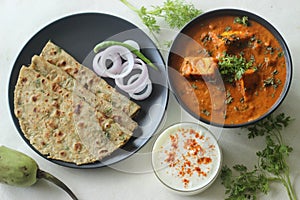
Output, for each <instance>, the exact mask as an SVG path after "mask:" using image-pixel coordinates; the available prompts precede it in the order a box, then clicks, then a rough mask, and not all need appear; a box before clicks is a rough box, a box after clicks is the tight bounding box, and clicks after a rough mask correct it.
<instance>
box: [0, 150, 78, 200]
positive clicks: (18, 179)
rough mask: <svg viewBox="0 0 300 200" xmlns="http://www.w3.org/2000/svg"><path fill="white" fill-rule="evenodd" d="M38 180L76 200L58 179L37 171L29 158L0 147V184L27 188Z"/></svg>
mask: <svg viewBox="0 0 300 200" xmlns="http://www.w3.org/2000/svg"><path fill="white" fill-rule="evenodd" d="M39 179H46V180H48V181H50V182H52V183H54V184H55V185H57V186H58V187H60V188H62V189H63V190H65V191H66V192H67V193H68V194H69V195H70V197H71V198H72V199H73V200H78V198H77V197H76V196H75V195H74V193H73V192H72V191H71V190H70V189H69V188H68V187H67V186H66V185H65V184H64V183H63V182H61V181H60V180H59V179H57V178H56V177H54V176H53V175H51V174H49V173H48V172H45V171H43V170H41V169H39V167H38V164H37V163H36V162H35V160H33V159H32V158H31V157H29V156H27V155H25V154H23V153H21V152H19V151H16V150H13V149H10V148H8V147H5V146H0V182H1V183H5V184H8V185H12V186H19V187H28V186H31V185H33V184H35V183H36V182H37V180H39Z"/></svg>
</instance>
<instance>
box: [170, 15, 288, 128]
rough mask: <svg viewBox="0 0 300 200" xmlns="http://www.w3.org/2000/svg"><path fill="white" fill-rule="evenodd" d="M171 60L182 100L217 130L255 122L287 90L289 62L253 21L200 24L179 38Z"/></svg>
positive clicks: (225, 18) (220, 18) (226, 18)
mask: <svg viewBox="0 0 300 200" xmlns="http://www.w3.org/2000/svg"><path fill="white" fill-rule="evenodd" d="M171 52H172V53H171V54H170V56H169V59H168V66H169V79H170V84H171V86H172V87H173V88H172V89H173V90H174V92H175V94H176V97H177V100H178V101H179V102H180V103H181V104H182V106H183V107H184V108H186V109H187V110H188V111H189V112H190V113H192V115H193V116H195V117H197V118H200V119H202V120H203V121H205V122H209V123H212V124H216V125H225V126H231V125H236V124H239V125H241V124H247V123H249V122H251V121H255V120H256V119H258V118H260V117H261V116H263V115H265V114H266V113H267V112H269V111H270V108H272V107H274V105H275V104H276V102H277V101H278V99H280V98H282V97H281V96H282V93H283V91H284V88H285V87H287V86H286V84H285V82H286V79H287V64H286V63H287V60H286V56H285V53H286V52H285V51H284V49H283V48H282V45H281V44H280V42H279V41H278V40H277V38H276V37H275V36H274V34H273V33H272V32H271V31H270V30H269V29H267V28H266V27H265V26H263V25H262V24H261V23H258V22H257V21H255V20H252V19H251V17H248V16H235V15H225V14H222V15H216V16H214V17H209V14H208V17H207V18H205V17H204V18H202V19H201V20H198V21H197V19H196V21H194V22H192V24H189V25H188V26H186V27H185V28H184V29H183V30H182V32H181V34H180V35H179V36H178V37H177V38H176V39H175V41H174V43H173V45H172V50H171Z"/></svg>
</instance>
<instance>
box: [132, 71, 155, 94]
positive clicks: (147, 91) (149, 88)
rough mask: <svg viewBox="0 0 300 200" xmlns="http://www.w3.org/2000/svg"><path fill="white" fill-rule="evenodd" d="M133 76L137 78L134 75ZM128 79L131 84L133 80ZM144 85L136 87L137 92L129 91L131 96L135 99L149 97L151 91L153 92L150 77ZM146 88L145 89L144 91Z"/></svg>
mask: <svg viewBox="0 0 300 200" xmlns="http://www.w3.org/2000/svg"><path fill="white" fill-rule="evenodd" d="M131 78H133V79H134V78H135V77H134V75H133V76H132V77H130V79H131ZM130 79H129V80H128V82H129V84H130V82H131V80H130ZM143 86H144V87H139V88H137V89H136V91H135V92H133V93H129V96H130V97H131V98H133V99H135V100H144V99H146V98H147V97H149V96H150V94H151V92H152V83H151V81H150V79H147V82H146V85H143ZM144 90H145V91H144Z"/></svg>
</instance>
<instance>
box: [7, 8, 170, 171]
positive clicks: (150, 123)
mask: <svg viewBox="0 0 300 200" xmlns="http://www.w3.org/2000/svg"><path fill="white" fill-rule="evenodd" d="M127 39H132V40H135V41H137V42H138V43H139V45H140V47H141V52H142V53H143V54H145V55H146V56H147V57H148V58H149V59H150V60H151V61H152V62H153V63H154V64H156V65H157V66H158V67H159V71H156V70H153V69H151V68H150V69H149V73H150V78H151V80H152V82H153V91H152V94H151V96H150V97H149V98H147V99H146V100H143V101H138V102H137V103H138V104H139V105H140V106H141V111H140V112H139V113H138V115H137V116H136V117H135V120H136V121H137V122H138V124H139V128H138V129H137V130H136V131H135V132H134V134H133V137H132V138H131V140H129V141H128V143H126V144H125V145H124V146H123V147H122V148H120V149H119V150H117V151H116V152H114V153H113V154H112V155H111V156H109V157H107V158H106V159H104V160H103V161H101V162H95V163H92V164H86V165H80V166H77V165H75V164H72V163H67V162H62V161H58V160H53V159H48V158H46V157H45V156H43V155H41V154H40V153H39V152H38V151H37V150H36V149H35V148H34V147H33V146H32V145H31V144H30V143H29V141H28V140H27V139H26V138H25V137H24V135H23V133H22V130H21V129H20V125H19V122H18V119H17V118H16V117H15V115H14V104H13V102H14V87H15V84H16V82H17V79H18V75H19V70H20V68H21V66H22V65H29V64H30V62H31V57H32V56H33V55H35V54H39V53H40V52H41V50H42V48H43V46H44V45H45V44H46V43H47V41H49V40H51V41H52V42H54V43H55V44H57V45H58V46H60V47H62V48H63V49H64V50H65V51H67V52H69V53H70V54H71V55H72V56H73V57H74V58H75V59H77V60H78V61H79V62H81V63H83V64H84V65H86V66H87V67H89V68H91V64H90V63H91V58H90V56H91V54H92V53H91V52H92V49H93V47H94V46H95V45H96V44H98V43H99V42H102V41H104V40H117V41H124V40H127ZM107 81H108V82H109V84H111V85H112V86H114V85H113V82H112V81H110V80H107ZM167 101H168V89H167V80H166V69H165V64H164V61H163V59H162V57H161V54H160V52H159V51H158V49H157V48H156V46H155V44H154V43H153V42H152V41H151V39H150V38H149V37H148V36H147V35H146V34H145V33H144V32H143V31H142V30H140V29H138V28H137V27H136V26H135V25H133V24H131V23H129V22H127V21H125V20H123V19H120V18H118V17H115V16H112V15H107V14H100V13H82V14H75V15H71V16H67V17H64V18H62V19H59V20H57V21H55V22H53V23H51V24H49V25H47V26H46V27H44V28H43V29H42V30H40V31H39V32H38V33H36V34H35V35H34V36H33V37H32V38H31V39H30V40H29V41H28V42H27V44H26V45H25V46H24V47H23V49H22V50H21V52H20V54H19V55H18V57H17V59H16V61H15V63H14V66H13V69H12V72H11V77H10V82H9V105H10V111H11V115H12V118H13V121H14V123H15V126H16V128H17V129H18V131H19V133H20V135H21V136H22V138H23V139H24V140H25V141H26V142H27V144H28V145H29V146H30V147H31V148H32V149H33V150H35V151H36V152H37V153H38V154H40V155H41V156H43V157H44V158H46V159H48V160H50V161H52V162H54V163H57V164H59V165H63V166H67V167H73V168H97V167H103V166H107V165H110V164H113V163H116V162H119V161H121V160H123V159H125V158H127V157H129V156H131V155H132V154H134V153H135V152H136V151H138V150H139V149H140V148H141V147H142V146H143V145H144V144H146V143H147V141H148V140H149V139H150V138H151V136H152V135H153V134H154V132H155V131H156V129H157V128H158V126H159V124H160V122H161V120H162V118H163V116H164V112H165V108H166V105H167Z"/></svg>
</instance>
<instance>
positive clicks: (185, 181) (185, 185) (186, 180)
mask: <svg viewBox="0 0 300 200" xmlns="http://www.w3.org/2000/svg"><path fill="white" fill-rule="evenodd" d="M182 182H183V183H184V187H187V185H188V184H189V182H190V180H188V179H186V178H184V179H183V180H182Z"/></svg>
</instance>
